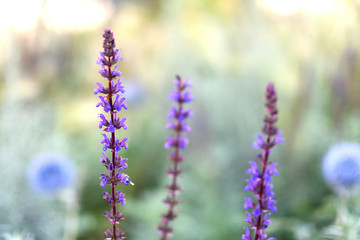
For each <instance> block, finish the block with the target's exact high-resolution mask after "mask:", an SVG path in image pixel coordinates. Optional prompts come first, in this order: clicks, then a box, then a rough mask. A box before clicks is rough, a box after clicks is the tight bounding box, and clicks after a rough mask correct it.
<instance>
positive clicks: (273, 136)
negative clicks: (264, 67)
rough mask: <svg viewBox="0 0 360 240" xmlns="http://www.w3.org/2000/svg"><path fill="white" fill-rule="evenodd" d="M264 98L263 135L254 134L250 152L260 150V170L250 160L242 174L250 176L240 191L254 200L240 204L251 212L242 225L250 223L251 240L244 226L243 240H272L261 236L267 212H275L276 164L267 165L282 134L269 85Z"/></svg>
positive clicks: (274, 99) (267, 224) (249, 233)
mask: <svg viewBox="0 0 360 240" xmlns="http://www.w3.org/2000/svg"><path fill="white" fill-rule="evenodd" d="M265 96H266V101H265V106H266V108H267V115H265V117H264V126H263V128H262V132H263V134H264V135H261V134H259V135H257V140H256V141H254V143H253V148H254V149H261V150H262V151H263V153H259V154H258V155H257V157H258V159H259V161H260V163H261V165H260V166H262V168H261V169H259V168H258V165H257V164H256V163H255V162H254V161H250V162H249V163H250V166H251V167H250V168H249V169H248V170H247V172H246V173H247V174H248V175H250V178H249V179H247V180H246V182H247V185H246V187H245V188H244V190H245V191H252V192H253V193H254V199H255V200H254V199H251V198H245V199H244V200H245V203H244V205H243V208H244V209H252V210H251V214H250V213H249V212H246V215H247V218H246V219H245V222H248V223H250V229H253V230H254V233H253V234H254V237H253V236H252V234H251V231H250V230H249V228H246V227H245V228H244V229H245V234H243V235H242V239H243V240H262V239H267V240H275V238H272V237H271V238H267V235H266V234H265V233H264V231H265V229H266V228H267V227H268V226H269V225H270V223H271V222H270V220H269V219H268V218H269V217H270V215H271V212H276V211H277V208H276V206H275V204H276V201H275V200H274V199H273V197H274V192H273V190H272V189H273V185H272V184H271V180H272V176H273V175H279V172H278V170H277V169H276V166H277V163H273V162H270V161H269V156H270V153H271V149H272V148H274V147H275V145H276V144H278V143H282V142H284V138H283V137H281V133H282V132H281V131H280V130H278V128H277V127H276V126H275V122H276V121H277V119H278V109H277V107H276V102H277V95H276V91H275V88H274V85H273V84H272V83H269V84H268V85H267V89H266V94H265ZM270 211H271V212H270Z"/></svg>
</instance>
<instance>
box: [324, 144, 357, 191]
mask: <svg viewBox="0 0 360 240" xmlns="http://www.w3.org/2000/svg"><path fill="white" fill-rule="evenodd" d="M322 170H323V174H324V178H325V180H326V182H327V183H328V184H329V185H331V186H332V187H334V188H335V189H336V190H340V189H347V190H350V189H352V188H353V187H355V186H356V185H359V183H360V145H358V144H355V143H340V144H337V145H335V146H333V147H331V148H330V149H329V151H328V152H327V153H326V155H325V157H324V159H323V164H322Z"/></svg>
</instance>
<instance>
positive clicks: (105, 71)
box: [94, 29, 134, 240]
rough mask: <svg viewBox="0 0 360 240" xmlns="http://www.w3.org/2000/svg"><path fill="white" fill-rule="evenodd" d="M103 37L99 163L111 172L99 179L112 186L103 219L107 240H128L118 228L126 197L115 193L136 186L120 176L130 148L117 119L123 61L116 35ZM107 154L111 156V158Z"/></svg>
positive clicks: (122, 124) (121, 120)
mask: <svg viewBox="0 0 360 240" xmlns="http://www.w3.org/2000/svg"><path fill="white" fill-rule="evenodd" d="M103 37H104V42H103V49H104V51H103V52H101V53H100V58H98V60H97V64H99V65H100V66H101V70H99V73H100V75H101V76H102V77H103V78H104V80H105V81H106V82H105V84H104V85H103V84H102V83H96V85H97V88H96V89H95V90H94V94H99V99H100V102H99V103H98V104H97V105H96V107H100V106H101V107H103V110H104V112H105V113H106V114H105V115H104V114H99V118H100V121H99V128H100V129H102V130H103V131H104V132H105V133H103V134H102V135H103V139H102V140H101V143H102V144H103V147H102V150H103V153H102V155H103V158H101V159H100V162H101V163H102V164H103V165H104V166H105V167H106V169H107V170H108V171H109V172H108V173H106V174H101V176H100V177H99V179H100V186H101V187H105V186H106V185H109V186H110V192H106V191H104V192H103V199H104V200H105V202H106V203H108V204H109V205H110V206H111V210H110V211H105V212H104V216H105V217H106V218H108V219H109V221H110V223H111V225H112V226H111V228H110V229H107V230H106V231H105V233H104V236H105V239H106V240H121V239H125V238H126V237H125V232H124V231H123V230H122V229H120V228H118V227H117V225H118V224H119V222H120V221H123V220H124V217H123V216H122V213H121V212H120V210H118V209H117V204H119V203H120V204H121V205H125V203H126V200H125V194H124V193H123V192H121V190H115V186H116V185H120V184H124V185H128V184H131V185H134V183H133V182H131V180H130V178H129V176H128V175H126V174H124V173H122V172H121V171H122V170H123V169H126V168H127V163H126V161H127V159H126V158H123V157H121V156H120V155H119V152H120V151H121V150H122V149H127V148H128V144H127V142H126V141H127V140H128V138H126V137H124V138H123V139H121V140H120V139H118V138H117V137H116V133H117V132H118V130H120V129H124V130H126V129H127V126H126V123H125V121H126V118H119V117H118V113H119V112H120V111H121V110H123V109H125V110H126V109H127V105H126V103H125V100H126V98H125V97H124V96H123V95H122V94H123V93H124V92H125V89H124V86H123V85H122V80H123V78H122V77H121V75H122V73H121V72H119V71H118V70H117V66H116V65H115V64H116V63H117V62H118V61H121V60H122V57H121V56H120V55H119V50H118V49H115V40H114V37H113V33H112V32H111V31H110V30H109V29H105V32H104V34H103ZM117 78H118V79H117ZM116 79H117V80H116ZM106 133H107V134H106ZM108 150H109V151H108ZM106 152H109V154H108V155H109V157H108V156H107V155H106Z"/></svg>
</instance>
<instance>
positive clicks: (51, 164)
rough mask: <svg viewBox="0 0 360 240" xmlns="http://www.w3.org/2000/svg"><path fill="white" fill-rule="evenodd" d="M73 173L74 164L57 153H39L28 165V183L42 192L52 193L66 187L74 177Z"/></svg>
mask: <svg viewBox="0 0 360 240" xmlns="http://www.w3.org/2000/svg"><path fill="white" fill-rule="evenodd" d="M74 174H75V167H74V164H73V163H72V162H71V161H70V160H69V159H67V158H66V157H64V156H61V155H57V154H50V153H47V154H44V153H43V154H39V155H37V156H36V157H35V158H34V159H33V160H32V162H31V164H30V165H29V167H28V178H29V182H30V185H31V186H32V187H33V188H34V189H35V190H36V191H38V192H42V193H54V192H56V191H58V190H60V189H63V188H65V187H68V186H69V185H70V184H71V183H72V181H73V179H74Z"/></svg>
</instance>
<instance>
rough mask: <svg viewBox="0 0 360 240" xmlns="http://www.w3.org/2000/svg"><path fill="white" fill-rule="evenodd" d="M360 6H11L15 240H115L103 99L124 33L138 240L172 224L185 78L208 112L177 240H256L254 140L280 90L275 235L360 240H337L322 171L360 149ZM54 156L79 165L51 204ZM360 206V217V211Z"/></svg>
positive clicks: (129, 228) (6, 182)
mask: <svg viewBox="0 0 360 240" xmlns="http://www.w3.org/2000/svg"><path fill="white" fill-rule="evenodd" d="M359 7H360V2H359V1H357V0H315V1H310V0H297V1H295V0H256V1H255V0H254V1H250V0H226V1H221V0H197V1H194V0H171V1H170V0H132V1H125V0H123V1H121V0H12V1H7V0H0V35H1V38H0V176H1V178H2V181H1V182H0V233H1V237H2V238H4V239H40V240H42V239H54V240H57V239H64V240H74V239H78V240H85V239H86V240H95V239H102V238H103V231H105V230H106V229H107V228H108V227H109V223H108V221H107V219H106V218H104V217H103V216H102V213H103V211H104V210H108V206H107V205H106V204H105V202H104V201H103V200H102V191H103V189H102V188H101V187H100V185H99V179H98V178H99V176H100V174H101V173H104V172H105V168H104V167H103V166H102V165H101V164H100V162H99V158H100V157H101V149H102V146H101V144H100V140H101V139H102V137H101V131H100V130H99V129H98V118H97V116H98V114H99V113H100V112H101V110H100V109H97V108H96V107H95V105H96V104H97V102H98V99H97V97H96V96H95V95H94V94H93V92H92V91H93V89H95V85H94V83H95V82H99V81H102V80H101V77H100V75H99V74H98V72H97V71H98V69H99V66H98V65H96V59H97V57H98V56H99V52H100V51H102V41H103V40H102V33H103V30H104V28H105V27H109V28H111V30H112V31H114V36H115V39H116V43H117V47H118V48H120V49H121V55H122V56H123V57H124V60H123V61H122V62H120V63H119V69H120V70H121V71H122V72H123V75H124V84H125V86H126V96H127V103H128V106H129V109H128V110H127V111H125V112H122V116H125V117H128V118H129V119H128V121H127V124H128V130H127V131H126V132H122V133H121V134H123V136H127V137H129V138H130V140H129V150H127V151H122V154H123V156H124V157H127V158H128V159H129V161H128V164H129V168H128V169H127V172H126V173H127V174H129V176H130V177H131V179H132V181H133V182H134V183H135V186H134V187H132V186H130V185H129V186H126V187H123V188H122V190H123V191H124V192H125V193H126V196H127V197H126V199H127V204H126V205H125V206H123V207H121V211H122V212H123V214H124V217H125V218H126V220H125V221H124V222H123V223H122V228H123V229H125V230H126V233H127V237H128V239H134V240H143V239H157V238H158V236H157V234H156V228H157V225H158V223H159V221H160V217H159V216H160V214H161V213H163V212H165V210H166V208H165V206H164V205H163V204H162V200H163V199H164V198H165V196H166V191H165V189H164V186H165V185H166V184H167V183H168V182H169V179H168V178H167V176H166V174H165V172H166V169H167V168H168V166H169V165H170V162H169V161H167V160H166V159H167V155H168V154H169V153H170V151H169V150H165V149H164V148H163V145H164V142H165V139H166V137H167V136H169V135H171V131H170V130H167V129H166V128H165V126H166V124H167V117H166V116H167V113H168V111H169V109H170V108H171V106H172V103H171V101H170V100H169V99H168V95H169V93H170V90H171V89H172V87H173V86H172V82H173V80H174V76H175V74H180V75H181V76H182V77H183V78H189V79H190V80H191V81H192V82H193V84H194V87H193V88H192V89H191V91H192V93H193V96H194V98H195V101H194V102H192V103H191V104H190V105H191V106H190V107H191V108H192V110H193V112H194V118H193V119H190V121H189V125H190V126H191V127H192V132H191V133H190V134H188V135H189V139H190V144H189V145H188V148H187V149H186V151H185V152H184V155H185V156H186V161H184V162H183V163H182V165H181V166H182V168H183V169H184V174H183V176H182V178H181V180H180V184H181V185H182V187H183V191H182V192H181V195H180V196H181V199H182V200H183V202H182V204H181V205H180V209H179V211H178V215H179V218H178V219H176V220H175V222H174V224H173V226H174V228H175V232H174V234H175V238H174V239H186V240H202V239H207V240H218V239H240V238H241V234H243V233H244V230H243V227H244V226H246V224H245V222H244V219H245V213H244V210H243V209H242V205H243V199H244V197H248V196H250V195H251V193H248V192H244V191H243V188H244V187H245V179H246V178H247V175H246V174H245V173H246V170H247V168H248V167H249V164H248V161H249V160H256V154H257V151H256V150H254V149H253V148H252V142H253V141H254V140H255V139H256V135H257V134H258V133H260V130H261V127H262V118H263V115H264V113H265V108H264V105H263V102H264V91H265V87H266V84H267V82H270V81H271V82H274V84H275V87H276V89H277V90H278V96H279V103H278V104H279V111H280V116H279V124H278V125H279V127H280V129H282V130H283V135H284V137H285V143H283V144H281V145H279V146H278V147H277V148H276V149H275V150H274V151H273V154H272V155H271V160H272V161H276V162H278V163H279V165H278V169H279V172H280V175H279V176H277V177H275V178H274V185H275V188H274V191H275V195H276V196H275V198H276V200H277V201H278V212H277V213H276V214H273V215H272V217H271V220H272V224H271V226H270V227H269V229H268V230H267V231H268V233H269V235H270V236H273V237H277V238H278V239H279V240H290V239H297V240H307V239H309V240H310V239H347V238H346V237H344V236H341V234H342V232H341V231H342V230H341V229H340V230H339V229H336V228H335V230H334V229H333V230H332V233H333V235H334V236H333V237H328V238H327V237H326V236H325V235H326V229H327V227H328V226H330V225H332V224H334V221H335V218H336V215H337V210H336V209H337V207H336V206H337V203H338V201H339V197H338V196H337V195H336V194H335V193H333V191H332V190H331V188H330V187H329V186H327V185H326V183H325V181H324V180H323V177H322V172H321V161H322V158H323V156H324V154H325V153H326V151H327V150H328V148H329V147H330V146H331V145H333V144H335V143H337V142H342V141H348V142H359V140H360V128H359V127H360V94H359V91H360V81H359V77H358V76H359V74H360V72H359V71H360V67H359V64H358V61H359V50H360V46H359V38H360V28H359V20H360V12H359V10H360V8H359ZM41 154H57V155H60V156H63V157H65V158H67V159H69V161H71V162H72V165H71V164H70V165H68V166H66V167H70V168H72V170H71V171H73V172H74V175H73V176H72V181H64V182H63V183H64V184H63V185H61V186H60V187H65V186H66V188H65V189H63V188H62V189H61V190H59V191H58V189H57V188H56V189H54V191H48V190H46V189H45V190H44V189H43V190H44V191H42V190H41V186H42V185H41V183H42V182H41V181H40V183H39V184H40V191H39V186H37V187H38V189H37V190H36V188H34V186H33V184H32V182H31V181H29V180H28V178H29V176H30V175H31V173H34V171H35V170H34V169H33V168H31V166H32V165H31V164H32V163H33V161H34V159H36V158H37V156H39V155H41ZM41 156H43V155H41ZM61 176H62V177H64V178H67V177H68V176H63V175H61ZM44 179H46V178H44ZM44 181H45V180H44ZM59 189H60V188H59ZM55 190H56V191H55ZM353 195H356V193H354V194H353ZM352 207H353V211H352V213H354V214H355V215H356V213H358V212H360V211H359V209H358V208H359V206H357V204H356V201H354V204H352ZM336 231H337V232H336ZM330 235H331V234H330ZM335 235H336V236H335ZM16 237H17V238H16ZM336 237H337V238H336Z"/></svg>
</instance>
